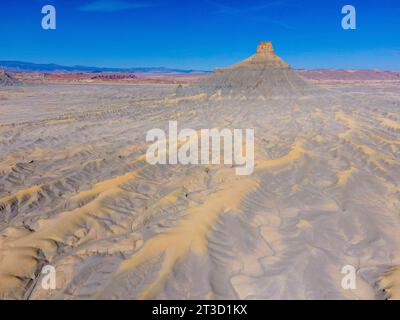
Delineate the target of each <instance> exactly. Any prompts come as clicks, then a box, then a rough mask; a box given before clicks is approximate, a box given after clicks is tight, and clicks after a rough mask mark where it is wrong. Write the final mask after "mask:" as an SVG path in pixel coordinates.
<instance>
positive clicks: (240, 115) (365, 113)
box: [0, 73, 400, 299]
mask: <svg viewBox="0 0 400 320" xmlns="http://www.w3.org/2000/svg"><path fill="white" fill-rule="evenodd" d="M285 74H286V73H285ZM290 77H291V76H290V75H289V77H287V78H288V79H289V80H288V81H289V84H294V85H293V87H292V89H293V90H294V91H295V93H296V94H289V95H288V94H286V93H285V94H283V93H282V92H281V91H279V90H278V92H277V93H274V94H269V95H265V96H262V95H259V94H258V93H257V95H255V96H246V95H245V94H243V93H240V95H239V96H232V92H225V93H224V92H221V91H218V90H217V92H213V93H212V94H210V92H205V93H198V92H196V94H190V95H189V94H176V90H177V85H167V84H142V85H135V84H129V85H128V84H53V85H48V84H38V85H25V86H18V87H8V88H0V297H1V298H8V299H117V298H125V299H155V298H158V299H255V298H258V299H384V298H392V299H396V298H397V299H398V298H400V291H399V290H400V289H399V288H400V275H399V273H400V269H399V266H400V232H399V230H400V183H399V182H400V90H399V88H400V86H399V84H396V83H385V82H378V83H373V84H364V85H363V84H358V85H357V86H354V85H351V84H336V85H331V86H324V87H323V88H320V87H317V86H316V85H315V87H314V86H313V87H312V88H313V89H312V90H310V91H308V90H306V91H304V92H303V91H302V90H301V89H299V88H298V87H299V86H298V84H299V82H298V81H300V80H298V79H297V78H296V80H295V81H292V80H291V78H290ZM189 87H190V86H189ZM257 88H259V87H257ZM188 92H192V90H188ZM169 120H176V121H178V126H179V127H180V128H193V129H196V130H200V129H202V128H254V130H255V163H256V164H255V170H254V173H253V174H252V175H249V176H237V175H235V171H234V169H233V168H232V167H231V166H224V165H208V166H205V165H180V164H177V165H150V164H149V163H147V162H146V159H145V156H144V155H145V153H146V149H147V147H148V144H146V142H145V136H146V132H147V131H148V130H150V129H152V128H163V129H165V130H166V128H167V126H168V121H169ZM166 131H167V130H166ZM46 264H51V265H53V266H54V267H55V268H56V270H57V287H56V289H55V290H44V289H43V288H42V287H41V285H40V281H41V277H42V275H41V274H40V270H41V268H42V267H43V266H44V265H46ZM346 265H352V266H354V267H355V268H356V270H357V287H356V289H354V290H345V289H344V288H343V287H342V285H341V282H342V278H343V276H344V275H343V274H342V273H341V270H342V268H343V266H346Z"/></svg>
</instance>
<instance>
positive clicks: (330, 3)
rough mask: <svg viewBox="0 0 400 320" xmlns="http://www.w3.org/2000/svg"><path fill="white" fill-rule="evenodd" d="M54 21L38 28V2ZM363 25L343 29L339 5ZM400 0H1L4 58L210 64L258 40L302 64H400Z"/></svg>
mask: <svg viewBox="0 0 400 320" xmlns="http://www.w3.org/2000/svg"><path fill="white" fill-rule="evenodd" d="M45 4H52V5H54V6H55V7H56V9H57V29H56V30H50V31H49V30H47V31H46V30H43V29H42V28H41V19H42V16H43V15H42V13H41V8H42V6H43V5H45ZM346 4H351V5H353V6H354V7H355V8H356V10H357V29H356V30H343V29H342V28H341V19H342V17H343V15H342V14H341V8H342V6H344V5H346ZM399 33H400V1H398V0H346V1H339V0H318V1H317V0H265V1H256V0H236V1H235V0H234V1H227V0H64V1H61V0H45V1H41V0H18V1H15V0H14V1H11V0H2V1H1V2H0V43H1V45H0V60H22V61H30V62H37V63H50V62H52V63H58V64H64V65H76V64H79V65H90V66H107V67H139V66H143V67H146V66H147V67H149V66H164V67H174V68H186V69H192V68H193V69H203V70H211V69H213V68H215V67H218V66H227V65H230V64H232V63H234V62H236V61H238V60H242V59H244V58H246V57H247V56H249V55H251V54H252V53H253V52H254V50H255V47H256V45H257V43H258V42H259V41H260V40H271V41H273V43H274V47H275V50H276V52H277V53H278V54H279V55H280V56H281V57H282V58H283V59H284V60H285V61H287V62H288V63H289V64H291V65H292V66H293V67H296V68H371V69H386V70H400V36H399Z"/></svg>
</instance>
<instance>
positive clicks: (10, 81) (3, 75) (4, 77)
mask: <svg viewBox="0 0 400 320" xmlns="http://www.w3.org/2000/svg"><path fill="white" fill-rule="evenodd" d="M18 84H20V82H19V81H18V80H16V79H14V78H13V77H12V76H10V75H9V74H8V73H7V72H6V71H5V70H3V69H0V87H8V86H15V85H18Z"/></svg>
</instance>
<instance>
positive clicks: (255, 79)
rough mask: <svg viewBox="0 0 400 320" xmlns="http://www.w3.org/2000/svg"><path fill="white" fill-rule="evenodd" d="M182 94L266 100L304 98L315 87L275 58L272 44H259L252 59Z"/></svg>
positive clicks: (207, 79)
mask: <svg viewBox="0 0 400 320" xmlns="http://www.w3.org/2000/svg"><path fill="white" fill-rule="evenodd" d="M186 89H187V90H181V92H184V93H189V94H199V93H206V94H208V95H209V96H222V97H237V96H239V97H241V98H266V97H270V96H287V95H304V94H307V93H308V92H310V91H313V90H316V87H315V86H314V85H312V84H310V83H308V82H307V81H306V80H304V79H303V78H302V77H301V76H299V75H298V74H296V73H295V72H294V71H293V70H292V68H291V67H290V66H289V65H288V64H286V63H285V62H284V61H283V60H282V59H281V58H280V57H278V56H277V55H276V54H275V51H274V49H273V46H272V43H271V42H260V44H259V45H258V47H257V51H256V53H255V54H254V55H252V56H251V57H249V58H247V59H245V60H243V61H241V62H238V63H236V64H234V65H232V66H230V67H228V68H219V69H216V70H215V71H214V72H213V73H212V74H211V75H210V76H209V77H206V78H204V79H203V80H201V81H199V82H198V83H196V84H195V85H193V86H190V87H188V88H186Z"/></svg>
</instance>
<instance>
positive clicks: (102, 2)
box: [79, 0, 152, 12]
mask: <svg viewBox="0 0 400 320" xmlns="http://www.w3.org/2000/svg"><path fill="white" fill-rule="evenodd" d="M151 6H152V5H151V4H149V3H142V2H129V1H124V0H97V1H93V2H90V3H87V4H85V5H83V6H81V7H79V10H80V11H86V12H115V11H123V10H132V9H140V8H147V7H151Z"/></svg>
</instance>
